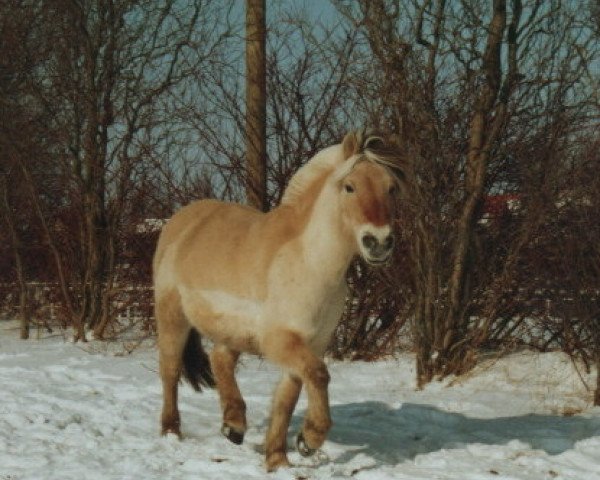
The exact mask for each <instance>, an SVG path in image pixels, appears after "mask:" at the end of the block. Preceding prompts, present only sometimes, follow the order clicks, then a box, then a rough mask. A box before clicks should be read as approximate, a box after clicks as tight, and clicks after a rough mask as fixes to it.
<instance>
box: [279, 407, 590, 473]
mask: <svg viewBox="0 0 600 480" xmlns="http://www.w3.org/2000/svg"><path fill="white" fill-rule="evenodd" d="M302 413H304V412H302ZM331 413H332V418H333V422H334V426H333V428H332V430H331V432H330V433H329V436H328V439H329V440H330V441H332V442H335V443H337V444H340V445H347V446H349V447H353V448H352V449H351V450H350V451H348V452H347V453H345V454H343V455H342V456H341V457H339V458H337V459H336V463H345V462H348V461H349V460H351V459H352V458H353V457H354V456H356V455H358V454H359V453H363V454H365V455H368V456H370V457H372V458H374V459H375V460H376V461H377V462H378V463H380V464H381V463H383V464H391V465H395V464H397V463H400V462H403V461H405V460H411V459H413V458H415V456H417V455H419V454H427V453H431V452H435V451H439V450H442V449H456V448H464V447H465V446H467V445H469V444H484V445H504V444H506V443H508V442H510V441H512V440H519V441H521V442H523V443H525V444H528V445H529V446H531V448H532V449H535V450H543V451H545V452H546V453H547V454H549V455H557V454H560V453H562V452H564V451H566V450H570V449H572V448H573V446H574V444H575V443H576V442H578V441H579V440H583V439H585V438H589V437H592V436H596V435H600V418H582V417H562V416H553V415H535V414H530V415H522V416H518V417H501V418H490V419H485V418H471V417H467V416H465V415H463V414H460V413H453V412H446V411H443V410H440V409H438V408H436V407H433V406H431V405H425V404H414V403H404V404H402V406H401V407H400V408H397V409H394V408H392V407H390V406H389V405H386V404H385V403H381V402H363V403H348V404H342V405H333V406H332V407H331ZM301 421H302V418H301V417H300V416H298V415H296V416H294V418H293V421H292V428H291V429H290V433H291V432H296V431H298V429H299V428H300V425H301Z"/></svg>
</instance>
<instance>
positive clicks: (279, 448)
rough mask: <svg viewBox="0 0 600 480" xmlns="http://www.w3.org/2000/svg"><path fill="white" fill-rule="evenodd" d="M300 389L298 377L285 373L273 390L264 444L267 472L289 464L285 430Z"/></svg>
mask: <svg viewBox="0 0 600 480" xmlns="http://www.w3.org/2000/svg"><path fill="white" fill-rule="evenodd" d="M301 389H302V381H301V380H300V379H299V378H298V377H295V376H293V375H291V374H289V373H286V374H284V376H283V378H282V379H281V381H280V382H279V385H277V389H276V390H275V395H274V397H273V410H272V413H271V422H270V423H269V430H268V431H267V440H266V445H265V447H266V455H267V470H268V471H269V472H272V471H273V470H276V469H277V468H278V467H283V466H288V465H289V462H288V459H287V453H286V451H287V431H288V427H289V425H290V418H291V417H292V413H293V412H294V408H295V407H296V403H297V402H298V397H299V395H300V390H301Z"/></svg>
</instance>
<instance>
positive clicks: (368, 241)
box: [361, 233, 377, 250]
mask: <svg viewBox="0 0 600 480" xmlns="http://www.w3.org/2000/svg"><path fill="white" fill-rule="evenodd" d="M361 241H362V244H363V245H364V247H365V248H367V249H369V250H371V249H373V248H375V246H376V245H377V239H376V238H375V237H374V236H373V235H371V234H370V233H367V234H366V235H363V237H362V240H361Z"/></svg>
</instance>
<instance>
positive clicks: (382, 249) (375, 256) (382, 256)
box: [360, 233, 395, 265]
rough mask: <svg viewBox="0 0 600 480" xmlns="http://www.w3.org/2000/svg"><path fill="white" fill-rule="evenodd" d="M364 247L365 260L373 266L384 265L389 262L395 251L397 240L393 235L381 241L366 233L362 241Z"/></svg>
mask: <svg viewBox="0 0 600 480" xmlns="http://www.w3.org/2000/svg"><path fill="white" fill-rule="evenodd" d="M360 241H361V243H362V246H363V247H364V253H365V255H364V258H365V260H366V261H367V263H369V264H371V265H383V264H386V263H388V262H389V260H390V258H391V256H392V250H393V249H394V243H395V239H394V236H393V235H391V234H390V235H387V236H386V237H385V238H384V239H383V240H381V241H380V240H379V239H378V238H377V237H376V236H375V235H372V234H371V233H365V234H364V235H363V236H362V238H361V239H360Z"/></svg>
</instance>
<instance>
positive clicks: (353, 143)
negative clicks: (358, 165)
mask: <svg viewBox="0 0 600 480" xmlns="http://www.w3.org/2000/svg"><path fill="white" fill-rule="evenodd" d="M342 148H343V150H344V159H345V160H346V159H348V158H350V157H351V156H352V155H356V154H357V153H359V152H360V140H359V138H358V134H357V133H356V132H350V133H348V134H346V136H345V137H344V140H343V141H342Z"/></svg>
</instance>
